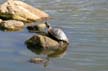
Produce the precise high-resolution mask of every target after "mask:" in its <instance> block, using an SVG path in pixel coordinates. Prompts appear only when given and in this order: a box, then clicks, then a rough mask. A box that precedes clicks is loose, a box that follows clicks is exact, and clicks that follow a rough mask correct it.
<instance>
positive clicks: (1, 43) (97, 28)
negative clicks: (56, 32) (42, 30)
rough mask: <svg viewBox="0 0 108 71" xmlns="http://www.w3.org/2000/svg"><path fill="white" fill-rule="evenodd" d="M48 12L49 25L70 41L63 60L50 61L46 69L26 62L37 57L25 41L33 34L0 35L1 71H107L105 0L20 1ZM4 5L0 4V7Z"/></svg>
mask: <svg viewBox="0 0 108 71" xmlns="http://www.w3.org/2000/svg"><path fill="white" fill-rule="evenodd" d="M22 1H24V2H26V3H28V4H31V5H33V6H34V7H37V8H40V9H42V10H44V11H45V12H47V13H48V14H49V15H50V16H51V17H52V18H53V19H51V20H50V21H49V22H50V23H51V24H52V25H54V26H59V27H61V28H63V29H64V31H65V32H66V34H67V36H68V37H69V40H70V45H69V48H68V50H67V51H66V54H65V56H64V57H62V58H52V59H50V62H49V63H48V66H47V67H46V68H45V67H43V65H42V64H32V63H29V62H28V60H29V59H30V58H32V57H38V55H36V54H34V53H32V52H31V51H30V50H28V49H27V48H26V46H25V44H24V42H25V40H27V39H28V38H30V37H31V36H32V35H33V34H31V33H28V31H27V30H26V29H24V30H23V31H21V32H2V31H0V37H1V39H0V71H35V70H36V71H108V1H107V0H22ZM2 2H3V1H0V3H2Z"/></svg>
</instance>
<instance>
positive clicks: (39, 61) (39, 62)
mask: <svg viewBox="0 0 108 71" xmlns="http://www.w3.org/2000/svg"><path fill="white" fill-rule="evenodd" d="M46 61H47V60H46V59H42V58H32V59H30V60H29V62H31V63H36V64H42V63H45V62H46Z"/></svg>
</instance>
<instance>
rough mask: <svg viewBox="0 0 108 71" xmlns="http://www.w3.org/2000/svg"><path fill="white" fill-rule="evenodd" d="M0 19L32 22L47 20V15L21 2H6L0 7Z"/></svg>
mask: <svg viewBox="0 0 108 71" xmlns="http://www.w3.org/2000/svg"><path fill="white" fill-rule="evenodd" d="M0 18H2V19H15V20H20V21H23V22H33V21H43V20H47V19H48V18H49V15H48V14H47V13H45V12H43V11H41V10H40V9H37V8H34V7H32V6H30V5H28V4H26V3H24V2H22V1H17V0H8V1H7V2H5V3H3V4H2V5H1V6H0Z"/></svg>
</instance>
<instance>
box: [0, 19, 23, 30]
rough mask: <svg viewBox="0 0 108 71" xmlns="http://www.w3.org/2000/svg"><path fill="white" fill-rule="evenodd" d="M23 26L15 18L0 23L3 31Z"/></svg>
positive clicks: (19, 28) (18, 28)
mask: <svg viewBox="0 0 108 71" xmlns="http://www.w3.org/2000/svg"><path fill="white" fill-rule="evenodd" d="M23 27H24V23H23V22H21V21H16V20H7V21H2V22H1V23H0V29H1V30H4V31H17V30H21V29H22V28H23Z"/></svg>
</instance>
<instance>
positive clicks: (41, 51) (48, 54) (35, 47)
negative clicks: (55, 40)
mask: <svg viewBox="0 0 108 71" xmlns="http://www.w3.org/2000/svg"><path fill="white" fill-rule="evenodd" d="M27 41H30V43H29V42H27ZM31 42H32V43H31ZM26 46H27V48H28V49H29V50H30V51H32V52H33V53H35V54H36V55H44V56H45V58H44V59H40V58H38V59H37V57H36V58H35V61H31V62H32V63H42V64H43V65H44V67H46V66H48V63H49V61H50V59H51V58H56V57H63V56H64V55H65V53H66V50H67V47H68V44H67V43H63V44H62V46H61V47H59V48H60V49H59V48H58V49H55V48H56V47H48V49H47V48H44V47H42V46H39V44H34V39H32V40H31V39H29V40H26ZM52 48H54V49H52ZM33 60H34V59H33Z"/></svg>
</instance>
